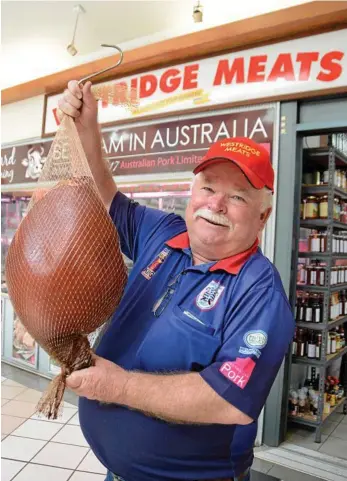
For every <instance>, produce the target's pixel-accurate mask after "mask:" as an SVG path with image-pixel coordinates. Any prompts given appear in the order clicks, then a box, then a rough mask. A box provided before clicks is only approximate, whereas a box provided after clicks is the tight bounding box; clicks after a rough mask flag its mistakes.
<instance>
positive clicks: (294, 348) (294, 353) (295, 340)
mask: <svg viewBox="0 0 347 481" xmlns="http://www.w3.org/2000/svg"><path fill="white" fill-rule="evenodd" d="M297 352H298V341H297V328H295V331H294V337H293V343H292V355H293V356H297Z"/></svg>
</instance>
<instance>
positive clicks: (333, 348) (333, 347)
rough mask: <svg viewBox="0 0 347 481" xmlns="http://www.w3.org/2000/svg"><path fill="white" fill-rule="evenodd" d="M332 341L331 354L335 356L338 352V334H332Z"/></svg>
mask: <svg viewBox="0 0 347 481" xmlns="http://www.w3.org/2000/svg"><path fill="white" fill-rule="evenodd" d="M329 334H330V340H331V354H335V352H336V334H335V333H334V332H330V333H329Z"/></svg>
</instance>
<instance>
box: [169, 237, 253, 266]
mask: <svg viewBox="0 0 347 481" xmlns="http://www.w3.org/2000/svg"><path fill="white" fill-rule="evenodd" d="M166 245H168V246H169V247H172V248H173V249H187V248H188V247H189V246H190V243H189V237H188V232H182V233H181V234H178V235H177V236H175V237H172V238H171V239H169V240H168V241H167V242H166ZM258 245H259V240H258V239H256V241H255V242H254V244H253V245H252V246H251V247H250V248H249V249H247V250H246V251H244V252H240V253H239V254H236V255H234V256H230V257H227V258H225V259H221V260H220V261H217V262H216V263H215V264H213V265H212V266H211V267H210V269H209V270H210V271H211V272H213V271H217V270H218V269H222V270H223V271H226V272H228V273H229V274H235V275H236V274H238V273H239V272H240V270H241V267H242V266H243V265H244V264H245V262H246V261H247V260H248V259H249V258H250V257H251V255H253V254H254V253H255V252H256V251H257V249H258Z"/></svg>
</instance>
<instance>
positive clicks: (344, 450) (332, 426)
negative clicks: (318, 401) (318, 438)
mask: <svg viewBox="0 0 347 481" xmlns="http://www.w3.org/2000/svg"><path fill="white" fill-rule="evenodd" d="M293 426H294V425H293ZM314 439H315V433H314V431H313V430H311V429H305V428H304V427H303V426H302V427H298V426H295V427H293V428H291V429H290V430H289V431H288V433H287V439H286V441H287V443H292V444H296V445H298V446H302V447H304V448H306V449H312V450H314V451H319V452H321V453H325V454H330V455H331V456H335V457H337V458H342V459H347V416H345V415H344V414H343V413H342V406H341V407H340V408H339V409H338V410H337V412H335V413H334V414H332V415H331V417H330V418H329V419H328V420H327V421H326V422H325V423H324V425H323V428H322V442H321V443H315V441H314Z"/></svg>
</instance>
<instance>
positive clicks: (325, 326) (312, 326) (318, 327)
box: [296, 316, 347, 331]
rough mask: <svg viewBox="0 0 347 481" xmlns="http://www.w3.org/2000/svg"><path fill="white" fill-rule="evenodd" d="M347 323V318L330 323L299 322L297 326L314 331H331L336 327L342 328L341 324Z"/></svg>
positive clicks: (338, 318)
mask: <svg viewBox="0 0 347 481" xmlns="http://www.w3.org/2000/svg"><path fill="white" fill-rule="evenodd" d="M345 322H347V316H340V317H337V318H336V319H334V320H332V321H329V322H328V323H326V322H306V321H300V322H297V323H296V325H297V326H298V327H303V328H304V329H313V330H314V331H322V330H323V329H328V331H329V330H330V329H333V328H334V327H338V326H341V324H344V323H345Z"/></svg>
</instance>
